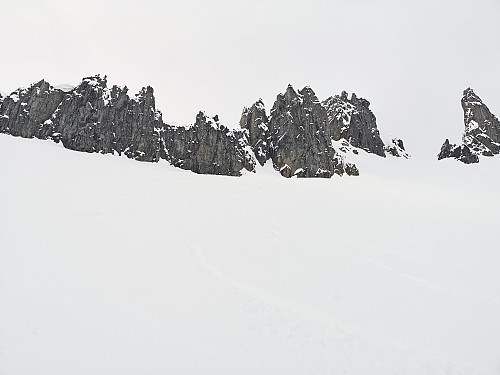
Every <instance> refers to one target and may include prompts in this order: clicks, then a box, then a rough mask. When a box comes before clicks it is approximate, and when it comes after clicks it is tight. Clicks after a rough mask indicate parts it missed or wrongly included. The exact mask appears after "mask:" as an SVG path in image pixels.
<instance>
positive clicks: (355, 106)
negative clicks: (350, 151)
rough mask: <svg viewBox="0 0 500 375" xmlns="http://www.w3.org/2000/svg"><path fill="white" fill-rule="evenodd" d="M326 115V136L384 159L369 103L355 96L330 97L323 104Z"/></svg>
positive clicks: (382, 147)
mask: <svg viewBox="0 0 500 375" xmlns="http://www.w3.org/2000/svg"><path fill="white" fill-rule="evenodd" d="M323 105H324V107H325V108H326V111H327V115H328V122H327V127H326V131H327V133H326V135H327V136H328V137H331V138H332V139H333V140H335V141H338V140H340V139H345V140H347V141H348V142H349V143H350V144H351V145H352V146H354V147H358V148H360V149H363V150H365V151H367V152H370V153H372V154H376V155H379V156H382V157H385V149H384V142H382V139H381V138H380V133H379V131H378V129H377V122H376V118H375V115H374V114H373V113H372V111H371V110H370V109H369V107H370V102H369V101H368V100H366V99H363V98H359V99H358V98H357V97H356V94H352V95H351V99H348V95H347V93H346V92H345V91H343V92H342V94H341V95H336V96H332V97H330V98H328V99H326V100H325V101H324V102H323Z"/></svg>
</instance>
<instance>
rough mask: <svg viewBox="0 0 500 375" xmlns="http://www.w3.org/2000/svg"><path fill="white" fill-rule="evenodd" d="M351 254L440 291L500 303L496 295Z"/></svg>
mask: <svg viewBox="0 0 500 375" xmlns="http://www.w3.org/2000/svg"><path fill="white" fill-rule="evenodd" d="M350 256H351V257H353V258H356V259H359V260H361V261H364V262H367V263H371V264H374V265H375V266H377V267H380V268H384V269H386V270H388V271H390V272H392V273H394V274H396V275H398V276H400V277H402V278H405V279H407V280H410V281H413V282H414V283H416V284H420V285H424V286H427V287H429V288H432V289H435V290H438V291H440V292H454V293H456V294H462V295H465V296H467V297H471V298H477V299H482V300H486V301H489V302H491V303H494V304H497V305H498V304H500V300H499V299H498V298H496V297H493V296H482V295H477V294H474V293H473V292H470V291H468V290H466V289H462V288H457V287H455V286H450V285H446V284H442V283H438V282H436V281H430V280H427V279H424V278H421V277H418V276H413V275H410V274H408V273H405V272H402V271H399V270H397V269H396V268H394V267H390V266H388V265H387V264H385V263H384V262H381V261H378V260H375V259H373V258H370V257H367V256H361V255H357V254H350Z"/></svg>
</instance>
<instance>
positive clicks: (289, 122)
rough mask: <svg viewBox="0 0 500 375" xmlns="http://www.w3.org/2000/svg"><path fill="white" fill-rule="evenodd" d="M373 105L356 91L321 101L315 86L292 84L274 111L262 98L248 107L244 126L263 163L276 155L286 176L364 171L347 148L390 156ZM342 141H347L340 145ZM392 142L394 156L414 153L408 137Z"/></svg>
mask: <svg viewBox="0 0 500 375" xmlns="http://www.w3.org/2000/svg"><path fill="white" fill-rule="evenodd" d="M369 105H370V103H369V102H368V101H367V100H365V99H362V98H359V99H358V98H357V96H356V95H355V94H352V96H351V99H349V98H348V95H347V93H346V92H342V94H341V95H336V96H333V97H330V98H328V99H326V100H325V101H323V102H320V101H319V100H318V98H317V97H316V95H315V93H314V91H313V90H312V89H311V88H310V87H305V88H304V89H302V90H299V91H298V92H296V91H295V90H294V89H293V87H292V86H290V85H289V86H288V88H287V89H286V91H285V93H283V94H279V95H278V96H277V98H276V101H275V103H274V105H273V107H272V109H271V112H270V115H269V116H267V114H266V111H265V107H264V104H263V103H262V100H259V101H257V102H256V103H255V104H254V105H252V106H251V107H250V108H244V110H243V114H242V117H241V120H240V126H241V127H243V128H244V129H246V130H248V132H249V135H250V136H249V142H250V146H251V147H252V149H253V151H254V154H255V156H256V158H257V160H258V162H259V163H260V164H261V165H263V164H264V163H265V161H266V160H268V159H271V160H272V162H273V166H274V168H275V169H276V170H278V171H280V173H281V174H282V175H283V176H285V177H291V176H297V177H331V176H332V175H333V174H338V175H342V174H344V173H346V174H348V175H358V174H359V171H358V169H357V167H356V166H355V165H354V164H353V163H349V162H347V161H346V158H345V152H344V150H347V149H352V148H355V149H356V148H357V149H362V150H365V151H366V152H369V153H373V154H376V155H379V156H382V157H385V156H386V153H385V152H386V147H385V145H384V142H383V141H382V139H381V138H380V134H379V131H378V129H377V124H376V118H375V115H374V114H373V113H372V112H371V110H370V109H369ZM337 141H342V142H340V147H339V148H338V149H337V148H336V147H338V146H337V144H338V142H337ZM399 145H400V147H399ZM391 147H392V148H391V150H393V151H391V152H390V154H391V155H395V156H405V157H408V154H407V153H406V152H405V151H404V147H403V143H402V141H400V143H396V144H395V145H394V146H391ZM354 151H355V153H357V150H354Z"/></svg>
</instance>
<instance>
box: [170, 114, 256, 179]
mask: <svg viewBox="0 0 500 375" xmlns="http://www.w3.org/2000/svg"><path fill="white" fill-rule="evenodd" d="M162 142H163V147H162V152H163V154H162V157H163V158H164V159H167V160H168V161H169V162H170V163H171V164H172V165H174V166H176V167H179V168H183V169H188V170H191V171H193V172H195V173H200V174H218V175H227V176H240V175H241V171H242V170H243V169H246V170H248V171H254V170H255V161H254V158H253V155H252V152H251V149H250V147H249V145H248V136H247V132H245V131H243V130H229V129H228V128H227V127H225V126H224V125H221V124H219V119H218V117H217V116H215V117H214V118H210V117H207V116H206V115H205V114H204V113H203V112H200V113H198V115H197V116H196V122H195V124H194V125H193V126H192V127H188V128H184V127H174V126H169V125H167V126H166V127H165V129H164V133H163V137H162Z"/></svg>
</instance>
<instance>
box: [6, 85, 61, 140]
mask: <svg viewBox="0 0 500 375" xmlns="http://www.w3.org/2000/svg"><path fill="white" fill-rule="evenodd" d="M63 97H64V92H62V91H61V90H57V89H54V88H53V87H52V86H51V85H49V83H48V82H46V81H44V80H41V81H40V82H38V83H35V84H33V85H31V86H30V87H28V88H24V89H18V90H16V91H14V92H13V93H12V94H10V95H9V96H7V97H6V98H4V99H3V101H2V103H1V106H0V133H8V134H11V135H14V136H19V137H24V138H33V137H36V138H42V139H45V138H47V137H48V136H50V133H49V132H46V130H45V125H44V124H45V122H46V121H50V120H49V119H50V118H51V116H52V114H53V113H54V111H55V110H56V108H57V107H58V106H59V104H60V103H61V101H62V99H63Z"/></svg>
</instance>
